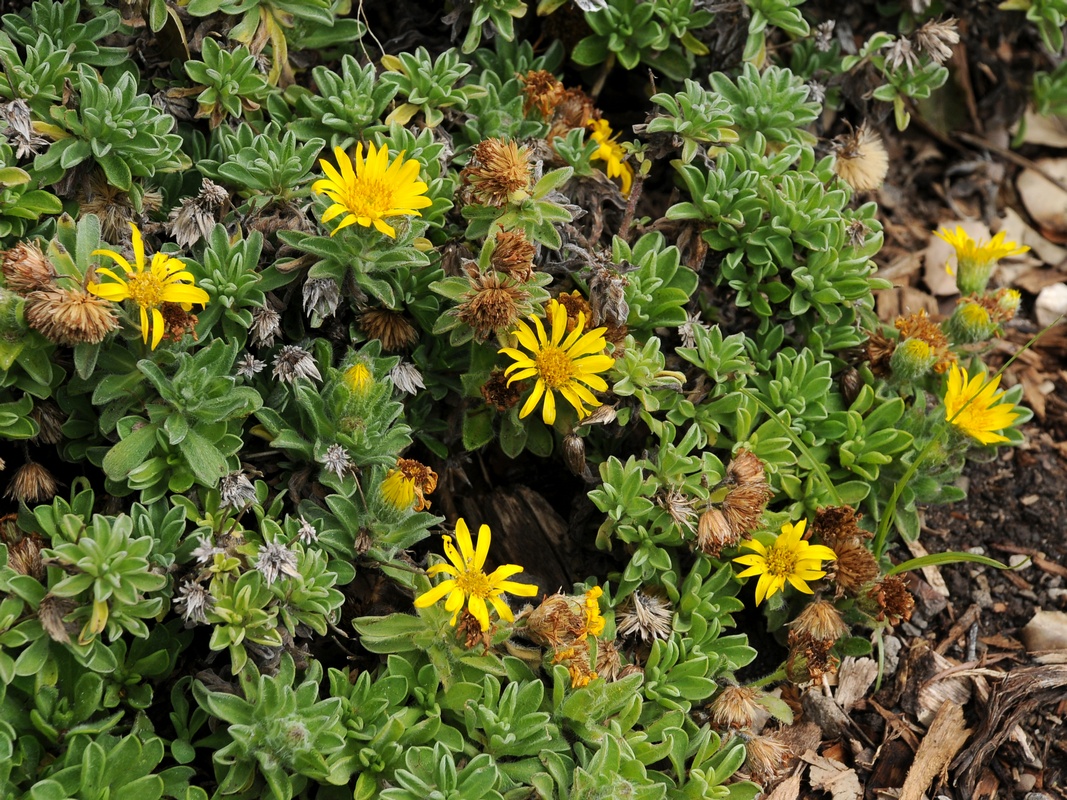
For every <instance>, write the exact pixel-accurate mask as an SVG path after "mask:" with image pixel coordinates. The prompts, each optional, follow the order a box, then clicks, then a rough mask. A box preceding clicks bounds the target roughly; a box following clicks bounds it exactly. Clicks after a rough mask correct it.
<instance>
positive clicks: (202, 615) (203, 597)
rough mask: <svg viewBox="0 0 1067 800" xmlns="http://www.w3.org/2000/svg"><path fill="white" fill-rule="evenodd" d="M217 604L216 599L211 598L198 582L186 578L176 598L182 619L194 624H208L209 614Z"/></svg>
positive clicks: (175, 602)
mask: <svg viewBox="0 0 1067 800" xmlns="http://www.w3.org/2000/svg"><path fill="white" fill-rule="evenodd" d="M214 604H215V598H213V597H212V596H211V593H210V592H208V590H207V589H205V588H204V587H203V586H202V585H201V584H200V583H199V582H198V581H195V580H192V579H190V578H186V579H185V580H184V581H182V585H181V588H180V589H178V596H177V597H175V598H174V607H175V608H176V609H177V610H178V613H179V614H181V615H182V619H184V620H185V621H186V622H190V623H193V624H197V623H199V624H201V625H206V624H207V612H208V611H210V610H211V607H212V606H213V605H214Z"/></svg>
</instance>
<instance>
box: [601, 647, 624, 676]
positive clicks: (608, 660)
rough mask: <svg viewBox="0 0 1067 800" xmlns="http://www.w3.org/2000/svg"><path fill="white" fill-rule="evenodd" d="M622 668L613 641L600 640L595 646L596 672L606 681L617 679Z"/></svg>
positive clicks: (620, 657)
mask: <svg viewBox="0 0 1067 800" xmlns="http://www.w3.org/2000/svg"><path fill="white" fill-rule="evenodd" d="M622 669H623V663H622V656H620V655H619V648H618V647H616V646H615V642H600V643H598V644H597V647H596V672H597V675H599V676H600V677H601V678H603V679H604V680H606V681H607V682H608V683H612V682H614V681H617V680H618V679H619V676H620V673H621V672H622Z"/></svg>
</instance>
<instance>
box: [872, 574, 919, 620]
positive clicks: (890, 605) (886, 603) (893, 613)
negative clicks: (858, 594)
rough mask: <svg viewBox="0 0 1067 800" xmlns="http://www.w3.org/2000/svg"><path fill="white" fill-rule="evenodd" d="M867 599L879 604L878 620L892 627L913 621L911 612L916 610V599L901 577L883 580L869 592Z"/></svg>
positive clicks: (893, 576)
mask: <svg viewBox="0 0 1067 800" xmlns="http://www.w3.org/2000/svg"><path fill="white" fill-rule="evenodd" d="M867 599H868V600H870V601H873V602H874V603H875V604H877V609H878V614H877V616H876V619H877V620H878V621H879V622H888V623H889V624H890V625H897V624H898V623H900V622H901V621H904V622H907V621H908V620H909V619H911V612H912V611H914V610H915V598H914V597H912V596H911V592H909V591H908V585H907V584H906V583H905V582H904V579H903V578H902V577H900V576H899V575H891V576H889V577H888V578H882V580H880V581H878V583H876V584H874V586H872V587H871V588H870V589H869V590H868V592H867Z"/></svg>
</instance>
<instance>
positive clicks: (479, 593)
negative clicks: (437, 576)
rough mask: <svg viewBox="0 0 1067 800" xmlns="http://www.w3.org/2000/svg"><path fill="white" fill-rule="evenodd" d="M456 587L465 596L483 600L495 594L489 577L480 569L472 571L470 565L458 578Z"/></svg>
mask: <svg viewBox="0 0 1067 800" xmlns="http://www.w3.org/2000/svg"><path fill="white" fill-rule="evenodd" d="M456 585H457V586H458V587H459V588H460V589H461V590H462V591H463V593H464V594H467V595H469V596H472V597H480V598H482V599H483V600H485V599H486V598H488V597H489V595H491V594H492V592H493V587H492V586H491V585H490V584H489V576H488V575H486V574H485V573H484V572H482V570H480V569H471V565H470V564H467V568H466V569H465V570H463V571H462V572H460V573H459V575H458V576H457V577H456Z"/></svg>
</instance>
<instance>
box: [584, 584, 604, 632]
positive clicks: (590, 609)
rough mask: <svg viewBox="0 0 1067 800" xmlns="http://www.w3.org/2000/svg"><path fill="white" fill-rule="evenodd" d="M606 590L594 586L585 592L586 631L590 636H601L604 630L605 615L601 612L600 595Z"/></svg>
mask: <svg viewBox="0 0 1067 800" xmlns="http://www.w3.org/2000/svg"><path fill="white" fill-rule="evenodd" d="M603 594H604V590H603V589H601V588H600V587H599V586H594V587H593V588H592V589H590V590H589V591H588V592H586V593H585V631H586V633H587V634H589V635H590V636H599V635H600V634H602V633H603V632H604V617H603V616H601V614H600V602H599V601H600V597H601V595H603Z"/></svg>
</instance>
